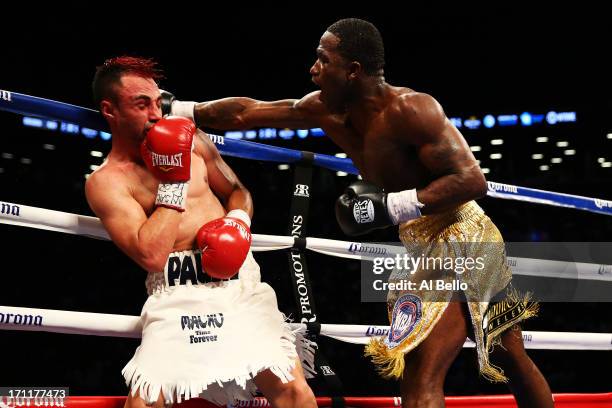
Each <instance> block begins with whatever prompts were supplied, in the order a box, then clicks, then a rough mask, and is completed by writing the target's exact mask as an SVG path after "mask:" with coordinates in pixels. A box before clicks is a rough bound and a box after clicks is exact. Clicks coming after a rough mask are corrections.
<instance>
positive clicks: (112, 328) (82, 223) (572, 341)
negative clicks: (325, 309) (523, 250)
mask: <svg viewBox="0 0 612 408" xmlns="http://www.w3.org/2000/svg"><path fill="white" fill-rule="evenodd" d="M0 206H1V207H2V211H1V214H0V224H9V225H17V226H22V227H31V228H37V229H43V230H49V231H57V232H64V233H70V234H78V235H83V236H88V237H91V238H98V239H105V240H109V239H110V238H109V237H108V234H107V232H106V230H105V229H104V227H103V226H102V223H101V222H100V220H99V219H97V218H95V217H89V216H84V215H77V214H70V213H64V212H60V211H54V210H47V209H44V208H37V207H30V206H25V205H20V204H12V203H3V202H0ZM305 240H306V248H307V249H310V250H313V251H316V252H320V253H323V254H326V255H330V256H341V257H346V258H352V259H362V258H363V255H356V254H355V252H357V251H358V250H359V249H362V248H364V247H366V248H367V249H366V252H365V254H364V255H365V256H368V255H370V256H378V255H381V254H384V255H385V256H389V255H391V254H394V253H397V254H402V253H404V252H403V251H405V249H404V248H403V247H401V246H397V247H396V246H392V245H380V244H372V243H367V244H362V243H357V242H346V241H335V240H329V239H321V238H305ZM293 245H294V238H293V237H290V236H286V237H284V236H274V235H264V234H253V244H252V249H253V251H255V252H257V251H270V250H281V249H288V248H291V247H293ZM394 251H396V252H394ZM508 262H512V263H513V269H516V272H515V273H516V274H522V273H523V272H524V274H527V275H534V273H533V272H532V271H533V270H536V271H540V272H539V276H555V277H568V276H565V275H564V274H563V271H564V270H573V271H574V275H573V276H572V277H574V278H576V277H579V278H580V279H585V280H607V281H612V277H611V276H607V275H601V274H599V273H598V271H599V270H600V268H601V267H602V265H596V264H587V263H571V262H561V261H546V260H537V259H529V258H513V257H509V260H508ZM549 265H552V268H549V269H548V270H546V269H545V268H547V267H549ZM559 265H563V266H562V268H561V269H559V270H556V269H555V267H557V266H559ZM571 265H573V266H574V267H575V268H576V269H572V268H571V267H570V266H571ZM604 267H606V268H612V266H610V265H604ZM523 268H527V269H525V270H524V269H523ZM529 268H531V269H529ZM533 268H535V269H533ZM564 268H565V269H564ZM576 270H578V272H579V273H578V274H577V275H576V274H575V271H576ZM541 271H543V273H542V272H541ZM9 315H11V316H26V317H19V321H18V322H16V318H15V317H13V323H10V320H11V319H10V317H8V316H9ZM29 316H39V317H40V321H41V322H42V321H45V324H44V325H42V323H41V324H35V322H34V323H33V324H27V323H32V319H35V318H34V317H29ZM138 319H139V318H138V317H137V316H120V315H106V314H95V313H83V312H68V311H57V310H44V309H28V308H13V307H5V306H0V329H6V330H42V331H51V332H57V333H73V334H89V335H98V336H117V337H134V338H136V337H139V336H140V328H139V327H138ZM305 327H306V326H305V325H304V326H302V325H299V324H298V325H295V328H296V329H297V328H301V329H303V330H304V329H305ZM386 333H388V326H368V325H341V324H322V325H321V334H322V335H324V336H327V337H331V338H334V339H337V340H340V341H344V342H348V343H354V344H366V343H367V342H368V341H369V338H370V337H372V336H382V335H385V334H386ZM523 337H524V340H525V346H526V347H527V348H538V349H548V350H612V333H570V332H524V336H523ZM473 346H474V343H473V342H471V340H469V339H468V340H467V341H466V344H465V347H473Z"/></svg>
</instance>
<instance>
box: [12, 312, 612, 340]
mask: <svg viewBox="0 0 612 408" xmlns="http://www.w3.org/2000/svg"><path fill="white" fill-rule="evenodd" d="M292 326H293V328H294V329H296V330H300V331H301V332H305V331H306V325H305V324H301V323H292ZM0 330H25V331H45V332H52V333H68V334H84V335H89V336H110V337H128V338H140V337H141V334H142V327H141V326H140V317H139V316H124V315H115V314H103V313H86V312H72V311H65V310H50V309H32V308H26V307H9V306H0ZM388 331H389V326H368V325H357V324H322V325H321V335H323V336H327V337H331V338H334V339H336V340H340V341H343V342H347V343H353V344H366V343H368V342H369V341H370V339H371V338H372V337H379V336H385V335H386V334H387V333H388ZM523 339H524V342H525V347H526V348H529V349H539V350H612V333H572V332H539V331H524V332H523ZM464 347H474V343H473V342H472V341H471V340H469V339H466V342H465V344H464Z"/></svg>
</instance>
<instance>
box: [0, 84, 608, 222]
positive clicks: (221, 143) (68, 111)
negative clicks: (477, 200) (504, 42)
mask: <svg viewBox="0 0 612 408" xmlns="http://www.w3.org/2000/svg"><path fill="white" fill-rule="evenodd" d="M0 92H2V94H3V95H5V96H6V97H4V98H0V110H3V111H7V112H13V113H17V114H22V115H33V116H40V117H45V118H50V119H56V120H62V121H66V122H72V123H79V124H81V125H83V126H86V127H89V128H92V129H98V130H103V131H108V130H109V129H108V124H107V123H106V122H105V121H104V119H103V118H102V116H101V115H100V114H99V112H98V111H96V110H93V109H87V108H83V107H80V106H76V105H71V104H67V103H63V102H57V101H53V100H50V99H44V98H38V97H35V96H30V95H25V94H20V93H16V92H10V91H6V90H1V89H0ZM210 136H211V140H212V141H213V142H215V144H216V145H217V148H218V149H219V151H220V152H221V153H222V154H224V155H227V156H234V157H240V158H244V159H256V160H263V161H273V162H283V163H294V162H297V161H299V160H301V159H302V152H300V151H297V150H292V149H286V148H282V147H276V146H269V145H265V144H261V143H255V142H248V141H244V140H233V139H227V138H224V137H223V136H218V135H210ZM314 163H315V164H317V165H319V166H321V167H325V168H327V169H330V170H335V171H344V172H346V173H349V174H358V171H357V169H356V168H355V167H354V166H353V162H352V161H351V160H350V159H344V158H338V157H334V156H329V155H325V154H319V153H315V155H314ZM487 184H488V191H487V195H488V196H489V197H494V198H501V199H507V200H517V201H524V202H529V203H536V204H545V205H551V206H556V207H564V208H574V209H577V210H583V211H589V212H594V213H598V214H605V215H612V200H603V199H599V198H592V197H583V196H578V195H572V194H564V193H556V192H552V191H546V190H538V189H533V188H527V187H520V186H514V185H510V184H503V183H495V182H488V183H487Z"/></svg>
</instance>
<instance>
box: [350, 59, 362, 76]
mask: <svg viewBox="0 0 612 408" xmlns="http://www.w3.org/2000/svg"><path fill="white" fill-rule="evenodd" d="M362 72H363V67H362V66H361V64H360V63H359V62H357V61H352V62H350V63H349V65H348V79H349V80H355V79H357V78H358V77H359V76H360V75H361V73H362Z"/></svg>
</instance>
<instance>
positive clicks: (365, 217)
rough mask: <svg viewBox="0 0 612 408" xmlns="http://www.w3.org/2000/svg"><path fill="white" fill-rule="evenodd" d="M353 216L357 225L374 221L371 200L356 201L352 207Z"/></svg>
mask: <svg viewBox="0 0 612 408" xmlns="http://www.w3.org/2000/svg"><path fill="white" fill-rule="evenodd" d="M353 216H354V217H355V221H357V223H358V224H366V223H368V222H372V221H374V203H372V200H369V199H366V200H362V201H356V202H355V204H354V205H353Z"/></svg>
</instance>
